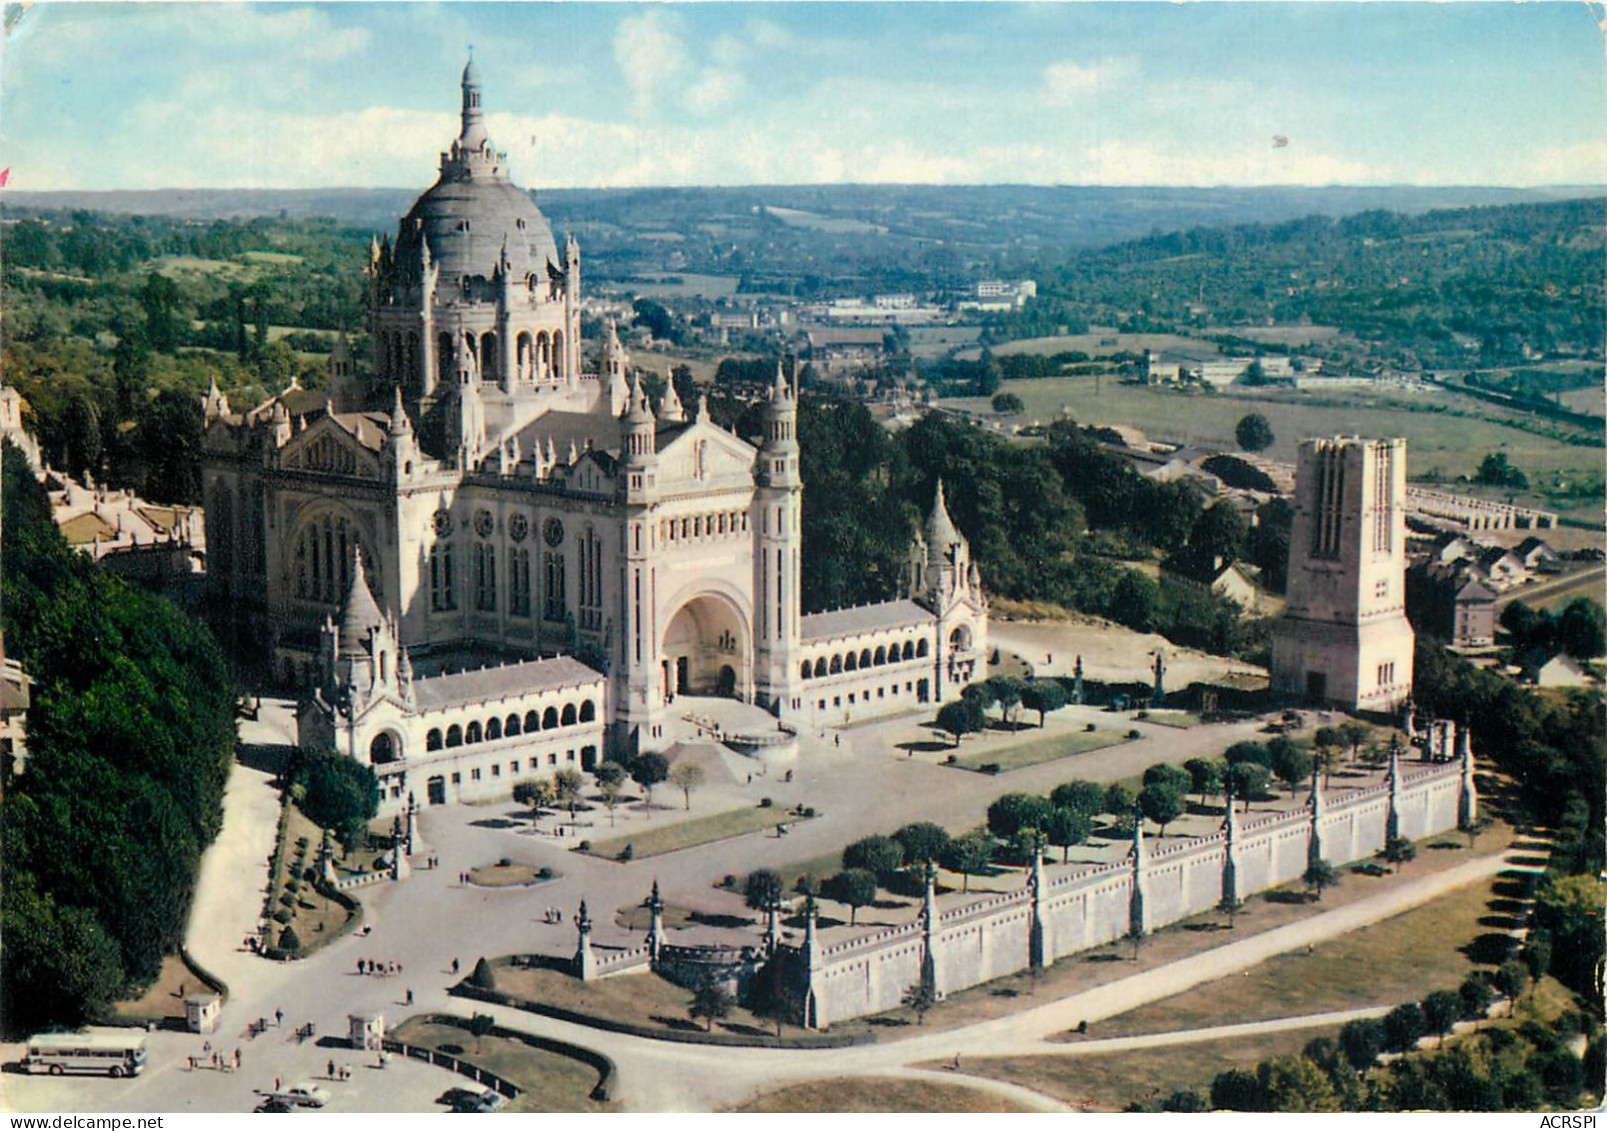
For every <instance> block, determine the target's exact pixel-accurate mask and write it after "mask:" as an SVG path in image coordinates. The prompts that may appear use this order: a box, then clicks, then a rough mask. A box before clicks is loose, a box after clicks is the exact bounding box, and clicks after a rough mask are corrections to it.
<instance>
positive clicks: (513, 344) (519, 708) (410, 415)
mask: <svg viewBox="0 0 1607 1131" xmlns="http://www.w3.org/2000/svg"><path fill="white" fill-rule="evenodd" d="M480 97H481V92H480V83H479V78H478V75H477V73H476V71H475V68H474V64H473V63H472V62H471V63H470V64H469V65H468V67H466V68H465V70H464V73H463V80H462V121H461V129H460V133H459V136H458V137H457V139H456V140H455V141H454V142H453V143H452V146H451V148H450V149H449V150H447V151H446V152H445V153H443V154H442V155H441V163H440V178H439V180H438V181H437V182H436V184H435V185H434V186H433V187H432V188H430V189H429V190H428V191H427V192H425V193H424V194H423V195H422V196H421V197H420V198H419V199H418V201H417V203H415V204H414V206H413V208H412V209H411V210H410V211H409V212H408V214H407V215H406V216H405V217H404V218H403V219H402V221H401V224H400V226H399V229H398V232H397V235H396V239H395V240H394V242H393V241H391V240H390V239H389V238H387V239H385V240H384V241H382V242H376V243H375V244H374V246H373V248H372V251H371V255H370V263H369V320H370V332H371V333H370V338H371V341H372V343H373V357H372V365H371V367H369V368H367V369H366V370H365V369H364V368H363V367H360V366H358V365H356V364H354V363H353V362H352V360H351V359H350V357H349V356H348V355H347V354H346V352H345V351H344V349H339V350H337V352H336V355H335V358H334V361H333V362H332V365H331V382H330V386H331V387H330V388H329V390H328V391H318V392H314V391H311V390H306V389H301V388H299V387H297V386H295V385H292V386H291V387H290V388H289V389H286V390H284V391H283V392H281V393H280V394H278V395H277V396H274V397H272V398H270V399H269V400H268V401H267V402H265V403H264V404H262V405H259V406H257V407H256V408H254V409H251V410H250V411H248V412H244V413H236V412H234V411H233V410H232V409H231V408H230V406H229V405H228V403H227V401H226V399H225V398H223V397H222V396H221V395H219V394H217V393H216V392H215V391H214V392H213V393H212V394H209V396H208V398H207V401H206V405H205V410H206V415H207V419H208V425H207V433H206V443H205V451H204V458H203V493H204V501H205V506H206V512H207V514H206V517H207V529H208V542H209V559H208V575H209V576H208V584H209V590H210V594H211V597H212V599H213V602H214V605H215V607H217V608H219V609H221V610H224V611H225V612H226V613H227V615H228V616H229V617H230V618H231V620H232V622H233V625H234V627H235V629H236V632H237V634H238V636H239V638H240V639H241V642H242V645H243V646H244V647H245V648H247V649H248V650H253V651H254V652H255V654H256V656H257V657H258V658H259V659H260V660H261V661H263V662H264V663H268V664H271V665H272V670H273V673H274V675H275V677H276V678H277V679H279V680H280V681H282V682H285V683H288V684H294V685H297V686H300V687H302V688H304V689H305V690H306V692H307V699H306V701H305V703H304V705H303V708H302V712H301V714H302V720H303V728H302V729H303V735H304V739H303V740H304V742H308V743H316V744H319V745H332V746H335V747H336V748H338V749H340V750H342V751H344V752H346V753H348V754H350V755H351V756H352V757H355V758H358V759H360V760H362V761H364V762H368V763H371V764H373V765H374V766H375V768H376V770H377V771H379V772H380V775H381V778H382V781H384V782H385V784H386V789H385V791H384V792H385V796H386V800H387V803H391V802H396V801H397V799H398V798H404V797H406V796H407V795H408V794H409V793H415V794H416V795H417V797H418V799H419V800H420V801H424V800H426V799H427V800H429V801H431V802H435V803H440V802H444V801H451V800H457V799H460V798H463V799H467V798H471V797H478V796H490V795H494V793H495V792H496V791H497V789H500V790H501V791H502V792H503V793H505V792H506V791H507V790H508V789H509V788H511V785H512V782H511V781H510V780H508V778H510V777H511V776H512V775H513V774H519V775H521V776H524V777H528V776H531V773H532V770H534V771H536V772H540V771H544V770H548V769H550V768H552V767H556V766H560V765H563V764H566V763H567V762H570V761H574V762H575V763H576V765H577V767H578V768H590V766H591V765H593V764H594V763H595V760H596V758H597V757H600V756H602V755H603V754H604V753H610V752H611V753H614V754H616V755H620V756H625V755H628V754H629V753H631V752H634V751H639V750H647V749H654V748H656V747H659V746H662V745H664V744H666V742H667V741H668V740H667V738H666V725H665V724H666V721H667V720H668V719H670V718H672V717H674V715H673V712H674V711H675V707H674V703H675V700H676V698H677V697H678V696H681V695H688V694H690V695H723V696H729V697H733V698H737V699H741V700H743V701H746V702H750V703H753V704H756V705H758V706H760V707H763V708H765V709H766V710H768V711H769V712H770V713H771V714H773V715H774V716H775V717H776V718H777V719H778V720H780V721H781V722H782V723H783V724H784V725H789V726H792V727H794V728H798V727H808V726H826V725H842V724H845V723H849V722H852V721H855V720H857V719H864V718H870V717H875V716H877V715H882V714H891V713H895V712H899V711H905V710H910V709H913V708H916V707H918V706H920V705H922V704H935V703H938V702H941V701H944V700H946V699H950V698H953V697H954V696H955V695H957V694H958V692H959V689H960V688H961V687H963V686H964V685H965V684H966V683H968V682H970V681H972V680H973V679H979V678H982V677H983V676H984V675H985V669H986V655H987V601H986V598H985V597H984V595H983V593H982V589H981V582H980V578H979V576H978V573H977V570H976V567H975V566H974V564H973V563H972V562H971V560H970V548H969V545H968V544H967V543H966V541H965V539H964V538H963V537H962V536H961V535H960V534H959V532H958V530H957V529H956V528H955V526H954V523H953V521H952V520H951V519H950V517H949V514H948V511H947V508H946V506H945V504H944V501H943V497H942V489H941V485H940V486H939V489H938V494H937V498H936V500H935V503H934V507H933V511H932V514H931V518H930V520H929V522H928V523H927V525H926V529H925V530H924V532H922V533H921V534H918V535H917V536H916V538H915V544H914V546H913V547H912V550H911V557H910V562H909V572H908V576H907V578H906V583H905V593H904V596H903V597H902V598H901V599H899V600H895V601H890V602H886V603H883V604H879V605H872V606H866V607H861V608H855V609H846V610H837V611H834V612H825V613H818V614H813V615H810V616H804V615H802V614H801V608H800V592H801V580H802V577H801V575H802V571H803V569H804V568H805V567H806V563H804V562H803V561H802V559H801V544H802V530H801V522H802V492H803V486H804V485H803V483H802V481H801V479H800V476H799V466H798V458H799V449H798V439H797V434H796V425H797V403H796V398H795V393H794V390H793V389H792V388H791V387H790V386H789V384H788V382H787V381H786V379H785V376H784V374H783V373H782V372H780V371H779V370H778V373H777V376H776V380H775V382H774V385H773V387H772V389H771V390H770V392H769V395H768V398H767V401H766V403H765V405H764V413H763V419H764V432H763V435H762V437H760V438H759V439H758V442H757V444H750V443H749V442H747V441H746V440H744V439H742V438H740V437H738V436H736V435H734V434H733V433H731V432H729V431H727V430H726V429H724V428H721V427H719V426H718V425H716V424H715V423H714V422H713V421H712V420H711V419H710V417H709V414H708V412H707V410H706V408H705V406H703V405H702V404H701V403H700V404H698V405H697V406H695V407H692V408H690V409H689V408H688V406H686V405H684V404H682V403H681V402H680V400H679V398H678V397H677V395H676V392H675V389H674V386H673V383H669V384H667V385H666V391H665V393H664V395H663V397H662V398H660V399H659V400H658V402H657V403H653V402H652V401H651V400H650V398H649V395H648V392H647V388H646V383H645V381H644V380H641V379H639V374H637V373H636V372H635V371H634V370H633V368H632V366H631V365H630V361H629V358H628V356H627V354H626V352H625V350H624V349H623V348H622V347H621V345H620V343H619V341H618V338H617V336H616V335H615V334H614V332H613V330H612V328H610V330H609V332H608V334H607V337H606V340H605V341H604V342H603V343H602V351H601V364H600V365H599V366H598V367H597V368H596V369H595V370H589V369H588V368H587V367H586V365H585V362H584V353H583V351H582V348H581V345H582V343H581V335H580V305H581V294H580V279H581V256H580V249H579V247H578V245H577V243H576V241H575V240H574V239H572V238H571V239H567V240H565V242H564V245H563V248H562V249H561V250H560V248H559V245H558V243H557V241H556V240H555V239H554V238H553V235H552V230H551V228H550V226H549V225H548V223H547V221H546V219H545V217H544V216H542V214H541V212H540V211H539V210H538V209H537V207H536V205H535V203H534V202H533V201H532V200H531V199H530V197H529V196H528V195H527V194H525V193H524V192H523V191H522V190H520V189H519V188H517V187H516V186H515V185H514V184H513V182H512V181H511V180H510V179H509V177H508V173H507V169H506V158H505V155H503V154H501V153H498V152H497V151H496V150H495V149H494V148H493V147H492V145H491V143H490V140H489V138H488V137H487V135H486V132H485V126H484V120H483V114H482V110H481V104H480ZM588 704H589V706H588ZM548 708H552V709H553V710H554V711H555V712H556V718H557V719H558V720H560V721H559V722H557V723H556V725H555V727H552V728H549V727H546V726H543V725H538V726H537V727H536V728H534V729H532V728H531V727H530V725H529V722H530V721H534V722H536V723H538V724H540V723H541V721H542V719H543V718H544V717H546V716H547V713H548ZM566 708H572V721H571V722H568V723H565V722H563V721H562V720H564V719H565V718H568V717H570V714H571V712H566ZM583 716H584V717H583ZM514 720H516V721H517V725H516V726H515V725H513V723H514ZM493 732H494V735H495V736H494V737H493V736H492V735H493ZM560 732H561V733H560ZM471 734H472V735H473V736H474V738H473V739H472V740H471V738H470V737H469V736H470V735H471ZM493 770H494V771H495V772H494V773H493ZM437 771H440V772H437ZM452 775H456V776H457V779H458V780H457V781H454V779H453V776H452ZM493 778H496V779H498V781H499V784H498V785H497V786H493V785H492V779H493ZM437 779H440V781H439V783H437ZM426 783H429V784H428V788H427V789H426ZM437 784H439V785H440V787H441V788H436V786H437ZM476 787H478V788H476Z"/></svg>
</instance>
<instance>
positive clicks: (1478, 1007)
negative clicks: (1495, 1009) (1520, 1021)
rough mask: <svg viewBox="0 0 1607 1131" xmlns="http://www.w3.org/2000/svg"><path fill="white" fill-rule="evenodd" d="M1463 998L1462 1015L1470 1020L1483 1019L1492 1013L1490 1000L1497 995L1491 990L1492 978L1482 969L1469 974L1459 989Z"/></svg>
mask: <svg viewBox="0 0 1607 1131" xmlns="http://www.w3.org/2000/svg"><path fill="white" fill-rule="evenodd" d="M1456 992H1457V996H1458V997H1460V998H1461V999H1462V1017H1463V1018H1464V1019H1465V1020H1468V1021H1483V1020H1484V1019H1485V1018H1486V1017H1488V1016H1489V1014H1490V1002H1491V1001H1493V1000H1494V998H1495V995H1494V993H1492V992H1491V990H1490V979H1489V977H1488V975H1486V974H1485V973H1484V972H1483V971H1482V970H1481V971H1479V972H1477V973H1474V974H1469V975H1468V976H1467V977H1466V978H1465V979H1463V981H1462V985H1461V986H1460V987H1459V988H1458V989H1457V991H1456Z"/></svg>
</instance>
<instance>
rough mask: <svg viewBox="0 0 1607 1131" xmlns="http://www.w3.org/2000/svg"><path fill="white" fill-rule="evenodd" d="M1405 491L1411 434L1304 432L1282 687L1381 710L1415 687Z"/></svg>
mask: <svg viewBox="0 0 1607 1131" xmlns="http://www.w3.org/2000/svg"><path fill="white" fill-rule="evenodd" d="M1405 496H1406V441H1405V440H1398V439H1397V440H1363V439H1358V438H1356V437H1353V436H1351V437H1336V438H1333V439H1324V440H1303V441H1301V444H1300V454H1299V461H1298V463H1297V465H1296V471H1295V516H1294V525H1293V529H1292V530H1291V532H1290V537H1289V578H1288V604H1287V607H1286V609H1285V612H1284V615H1283V616H1282V618H1280V619H1279V620H1278V621H1277V622H1276V624H1275V625H1274V626H1273V634H1272V686H1273V689H1274V690H1275V691H1279V692H1282V693H1283V694H1285V695H1290V696H1298V697H1301V698H1304V699H1305V700H1307V701H1309V702H1313V703H1331V704H1337V705H1340V706H1342V707H1344V708H1346V709H1350V710H1372V711H1389V710H1394V709H1395V708H1397V707H1398V706H1399V705H1400V704H1401V702H1402V701H1404V700H1405V699H1406V698H1407V697H1408V696H1409V695H1410V694H1411V688H1412V650H1413V645H1414V643H1415V637H1414V635H1413V632H1412V626H1411V624H1410V623H1409V622H1408V621H1407V619H1406V522H1405Z"/></svg>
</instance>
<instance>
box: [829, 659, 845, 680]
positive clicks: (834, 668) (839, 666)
mask: <svg viewBox="0 0 1607 1131" xmlns="http://www.w3.org/2000/svg"><path fill="white" fill-rule="evenodd" d="M842 670H843V658H842V656H840V655H839V656H833V657H832V658H831V674H832V675H836V674H837V673H838V672H840V671H842Z"/></svg>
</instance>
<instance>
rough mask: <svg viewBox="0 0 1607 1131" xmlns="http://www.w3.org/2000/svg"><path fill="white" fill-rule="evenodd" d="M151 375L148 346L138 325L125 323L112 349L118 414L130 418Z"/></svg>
mask: <svg viewBox="0 0 1607 1131" xmlns="http://www.w3.org/2000/svg"><path fill="white" fill-rule="evenodd" d="M150 379H151V350H150V346H149V345H148V344H147V343H146V341H145V334H144V332H143V331H142V330H140V329H139V328H138V327H132V326H131V327H127V328H126V329H124V330H122V331H120V332H119V334H118V338H117V348H116V349H115V350H114V351H113V353H112V385H113V388H114V390H115V392H116V395H117V414H118V416H119V417H121V418H122V419H124V420H128V419H131V418H132V417H133V416H134V414H135V413H136V412H137V411H138V409H139V406H140V405H141V404H142V403H144V401H145V389H146V386H147V385H148V384H149V383H150Z"/></svg>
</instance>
